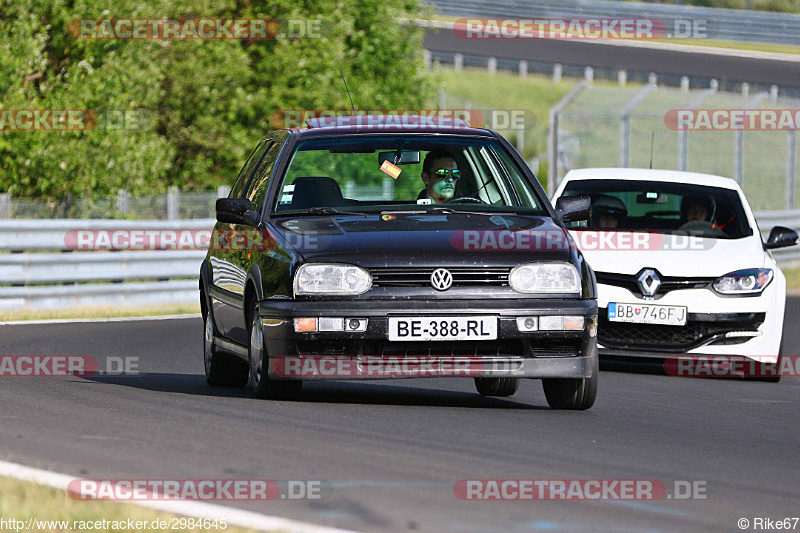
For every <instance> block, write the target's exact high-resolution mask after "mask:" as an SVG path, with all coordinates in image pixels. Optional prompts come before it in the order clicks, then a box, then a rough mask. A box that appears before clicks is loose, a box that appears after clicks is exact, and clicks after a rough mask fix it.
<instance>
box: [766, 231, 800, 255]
mask: <svg viewBox="0 0 800 533" xmlns="http://www.w3.org/2000/svg"><path fill="white" fill-rule="evenodd" d="M797 238H798V235H797V232H796V231H795V230H793V229H791V228H784V227H783V226H775V227H774V228H772V231H770V232H769V238H767V242H765V243H764V248H766V249H767V250H774V249H775V248H785V247H787V246H794V245H795V244H797Z"/></svg>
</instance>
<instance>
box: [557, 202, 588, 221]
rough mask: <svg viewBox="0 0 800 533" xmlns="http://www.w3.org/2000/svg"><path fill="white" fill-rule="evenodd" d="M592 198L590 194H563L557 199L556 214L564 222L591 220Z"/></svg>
mask: <svg viewBox="0 0 800 533" xmlns="http://www.w3.org/2000/svg"><path fill="white" fill-rule="evenodd" d="M591 207H592V199H591V198H589V197H588V196H562V197H561V198H559V199H558V200H556V215H557V216H558V218H559V219H561V221H562V222H580V221H581V220H589V209H590V208H591Z"/></svg>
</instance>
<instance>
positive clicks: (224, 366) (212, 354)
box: [203, 312, 248, 387]
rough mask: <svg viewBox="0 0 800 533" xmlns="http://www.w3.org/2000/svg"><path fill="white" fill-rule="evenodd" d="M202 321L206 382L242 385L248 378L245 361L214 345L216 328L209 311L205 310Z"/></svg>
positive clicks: (245, 383) (228, 385)
mask: <svg viewBox="0 0 800 533" xmlns="http://www.w3.org/2000/svg"><path fill="white" fill-rule="evenodd" d="M203 322H204V325H203V326H204V327H203V329H204V332H203V363H204V365H203V366H205V370H206V382H207V383H208V384H209V385H212V386H215V387H244V386H245V385H247V378H248V368H247V363H245V362H244V361H242V360H241V359H239V358H237V357H235V356H233V355H230V354H227V353H224V352H221V351H219V350H218V349H217V347H216V346H215V345H214V336H215V334H216V328H215V327H214V317H213V316H212V315H211V313H209V312H206V316H205V318H204V320H203Z"/></svg>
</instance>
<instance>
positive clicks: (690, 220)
mask: <svg viewBox="0 0 800 533" xmlns="http://www.w3.org/2000/svg"><path fill="white" fill-rule="evenodd" d="M575 195H587V196H589V197H590V198H591V200H592V207H591V216H590V218H589V220H588V221H583V222H580V223H573V224H570V226H572V227H571V228H570V229H578V230H580V229H589V230H600V231H617V230H621V231H648V232H658V233H688V234H690V235H696V236H699V237H708V238H717V239H739V238H742V237H747V236H749V235H752V234H753V231H752V229H751V228H750V224H748V222H747V216H746V215H745V211H744V207H743V206H742V202H741V200H740V199H739V194H738V193H737V192H736V191H734V190H731V189H724V188H720V187H707V186H702V185H694V184H688V183H669V182H659V181H633V180H575V181H571V182H569V183H568V184H567V186H566V187H565V188H564V192H563V194H562V196H575Z"/></svg>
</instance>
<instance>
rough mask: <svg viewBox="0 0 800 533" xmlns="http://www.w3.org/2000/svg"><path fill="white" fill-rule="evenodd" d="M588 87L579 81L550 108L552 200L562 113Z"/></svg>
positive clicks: (550, 193) (549, 172) (550, 187)
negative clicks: (559, 123)
mask: <svg viewBox="0 0 800 533" xmlns="http://www.w3.org/2000/svg"><path fill="white" fill-rule="evenodd" d="M588 86H589V84H588V83H586V80H582V81H579V82H578V83H577V84H576V85H575V87H573V88H572V89H570V91H569V92H568V93H567V94H565V95H564V97H563V98H562V99H561V100H559V101H558V102H557V103H556V105H554V106H553V107H551V108H550V125H549V128H548V135H547V196H549V197H550V198H552V197H553V193H554V192H556V180H557V179H558V130H559V125H558V122H559V118H560V115H561V112H562V111H563V110H564V108H565V107H567V106H568V105H569V104H570V103H571V102H572V101H573V100H575V99H576V98H577V97H578V95H579V94H580V93H581V92H583V90H584V89H586V88H587V87H588Z"/></svg>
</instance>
